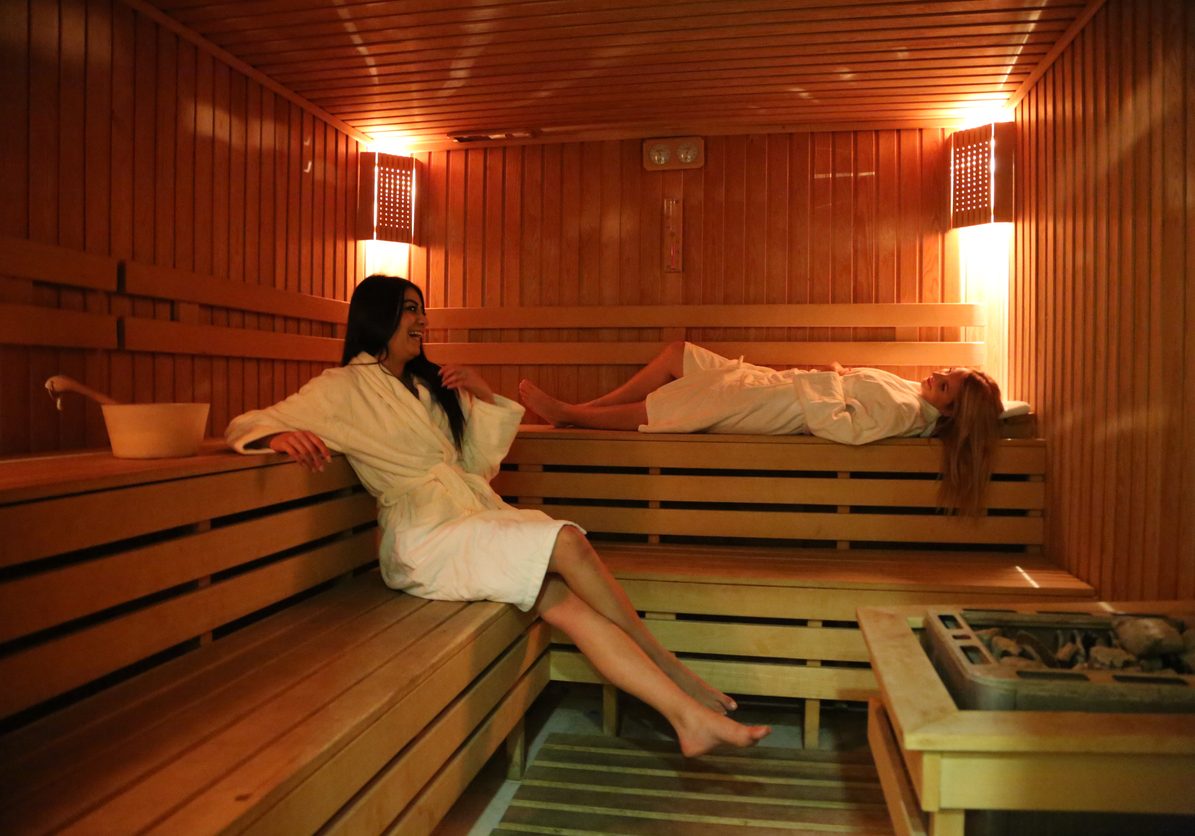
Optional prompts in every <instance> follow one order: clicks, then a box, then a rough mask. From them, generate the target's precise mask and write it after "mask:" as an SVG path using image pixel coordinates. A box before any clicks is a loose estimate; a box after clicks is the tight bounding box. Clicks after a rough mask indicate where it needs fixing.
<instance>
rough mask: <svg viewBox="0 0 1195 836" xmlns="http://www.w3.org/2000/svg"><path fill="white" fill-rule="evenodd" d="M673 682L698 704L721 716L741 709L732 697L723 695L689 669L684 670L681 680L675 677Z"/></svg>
mask: <svg viewBox="0 0 1195 836" xmlns="http://www.w3.org/2000/svg"><path fill="white" fill-rule="evenodd" d="M673 682H675V683H676V684H677V685H679V686H680V687H681V688H682V689H683V690H684V692H685V693H686V694H688V695H689V696H690V697H692V698H693V699H695V700H697V702H699V703H701V704H702V705H704V706H705V707H706V708H708V709H710V710H712V711H716V712H717V713H719V714H726V713H728V712H731V711H734V710H735V709H737V708H738V707H739V704H738V703H736V702H735V701H734V700H733V699H731V697H730V696H728V695H727V694H723V693H722V692H721V691H719V690H718V689H717V688H715V687H714V686H712V685H710V684H709V683H708V682H706V681H705V680H704V679H702V678H701V677H699V676H698V675H697V674H695V673H693V672H692V671H691V670H689V669H688V668H684V673H683V674H681V677H680V678H679V679H678V678H676V677H673Z"/></svg>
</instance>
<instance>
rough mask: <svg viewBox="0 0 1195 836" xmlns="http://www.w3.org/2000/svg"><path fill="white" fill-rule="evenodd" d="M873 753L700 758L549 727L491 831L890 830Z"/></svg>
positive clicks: (781, 752)
mask: <svg viewBox="0 0 1195 836" xmlns="http://www.w3.org/2000/svg"><path fill="white" fill-rule="evenodd" d="M891 832H892V829H891V825H890V824H889V821H888V814H887V811H886V809H885V807H884V799H883V795H882V793H881V791H880V785H879V779H878V778H877V777H876V771H875V767H874V766H873V764H872V762H871V757H870V755H869V754H868V753H867V752H857V753H856V752H849V753H844V752H824V751H806V750H800V749H780V748H774V747H758V748H755V749H748V750H743V751H741V752H734V753H731V754H719V755H710V756H706V757H704V758H700V759H697V760H689V759H686V758H683V757H681V755H680V754H679V753H678V752H677V751H676V745H675V744H674V743H670V742H656V741H645V740H629V739H623V738H615V737H601V736H588V735H567V734H553V735H551V736H549V737H548V739H547V740H546V741H545V743H544V745H543V747H542V748H541V749H540V750H539V753H538V755H537V756H536V759H535V761H534V762H533V763H532V764H531V766H530V767H529V768H528V769H527V773H526V775H525V777H524V779H523V782H522V784H521V786H520V787H519V790H518V792H516V793H515V796H514V798H513V799H512V801H511V803H510V806H509V808H508V809H507V812H506V815H505V816H504V817H503V819H502V822H501V824H500V825H499V826H498V828H497V829H496V830H494V833H497V834H514V833H557V834H572V833H622V834H669V836H674V834H686V835H687V834H711V835H712V834H719V836H721V834H740V833H741V834H753V836H762V834H768V833H777V834H779V833H784V834H790V836H791V834H794V833H869V834H870V833H891Z"/></svg>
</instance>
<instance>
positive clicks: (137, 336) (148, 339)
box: [121, 317, 344, 363]
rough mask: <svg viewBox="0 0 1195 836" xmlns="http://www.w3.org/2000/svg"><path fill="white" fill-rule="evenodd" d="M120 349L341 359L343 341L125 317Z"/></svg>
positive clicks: (279, 357)
mask: <svg viewBox="0 0 1195 836" xmlns="http://www.w3.org/2000/svg"><path fill="white" fill-rule="evenodd" d="M121 325H122V327H123V330H124V339H123V341H122V342H123V345H122V348H124V349H125V350H127V351H153V352H159V353H163V354H195V355H204V356H212V357H256V358H261V359H267V360H306V361H311V362H322V363H332V362H336V361H339V360H340V353H341V350H342V348H343V346H344V342H343V341H342V340H338V339H331V338H328V337H307V336H302V335H299V334H278V333H272V332H268V331H256V330H251V329H245V328H225V327H221V326H216V325H184V324H182V323H178V322H163V321H162V320H157V319H139V318H135V317H125V318H123V319H122V321H121Z"/></svg>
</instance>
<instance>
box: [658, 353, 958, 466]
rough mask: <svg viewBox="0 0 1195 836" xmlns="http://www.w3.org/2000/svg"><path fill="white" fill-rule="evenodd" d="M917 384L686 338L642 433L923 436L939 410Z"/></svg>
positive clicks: (851, 439)
mask: <svg viewBox="0 0 1195 836" xmlns="http://www.w3.org/2000/svg"><path fill="white" fill-rule="evenodd" d="M920 392H921V384H919V383H915V382H913V381H911V380H905V379H904V378H901V377H898V376H897V375H894V374H892V373H891V372H886V371H883V370H881V369H852V370H851V371H849V372H847V373H846V374H844V375H840V374H838V373H837V372H817V371H802V370H800V369H789V370H787V371H776V370H775V369H769V368H767V367H765V366H754V365H752V364H750V363H745V362H743V360H742V359H741V358H740V359H738V360H729V359H727V358H725V357H722V356H720V355H718V354H715V353H714V352H712V351H709V350H708V349H705V348H702V347H701V346H698V345H694V344H693V343H686V344H685V354H684V375H683V376H682V377H680V378H678V379H676V380H674V381H672V382H671V383H668V384H665V385H664V386H661V387H660V388H659V389H657V390H656V391H654V392H652V393H651V394H650V395H648V396H647V423H646V424H644V425H642V426H641V427H640V428H639V430H640V432H661V433H663V432H669V433H687V432H712V433H746V434H750V435H791V434H799V433H807V434H809V435H816V436H819V437H821V438H827V439H830V440H831V441H837V442H839V443H842V444H867V443H868V442H871V441H878V440H879V439H881V438H893V437H897V436H928V435H930V434H931V433H932V432H933V430H934V425H935V424H936V423H937V420H938V417H939V415H940V413H939V412H938V410H937V409H935V408H934V407H933V406H932V405H931V404H930V403H929V402H928V401H926V400H925V399H923V398H922V397H921V394H920Z"/></svg>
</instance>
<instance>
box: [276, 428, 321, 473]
mask: <svg viewBox="0 0 1195 836" xmlns="http://www.w3.org/2000/svg"><path fill="white" fill-rule="evenodd" d="M269 446H270V449H271V450H274V451H275V452H278V453H286V454H287V455H288V456H290V457H291V458H292V459H294V460H295V461H297V462H298V463H299V464H301V465H303V467H305V468H307V469H308V470H311V471H316V470H319V471H322V470H323V469H324V464H325V463H327V462H330V461H332V453H331V451H329V450H328V445H326V444H324V440H323V439H322V438H320V437H319V436H318V435H316V434H315V433H313V432H308V431H307V430H295V431H294V432H286V433H278V434H277V435H274V436H270V443H269Z"/></svg>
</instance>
